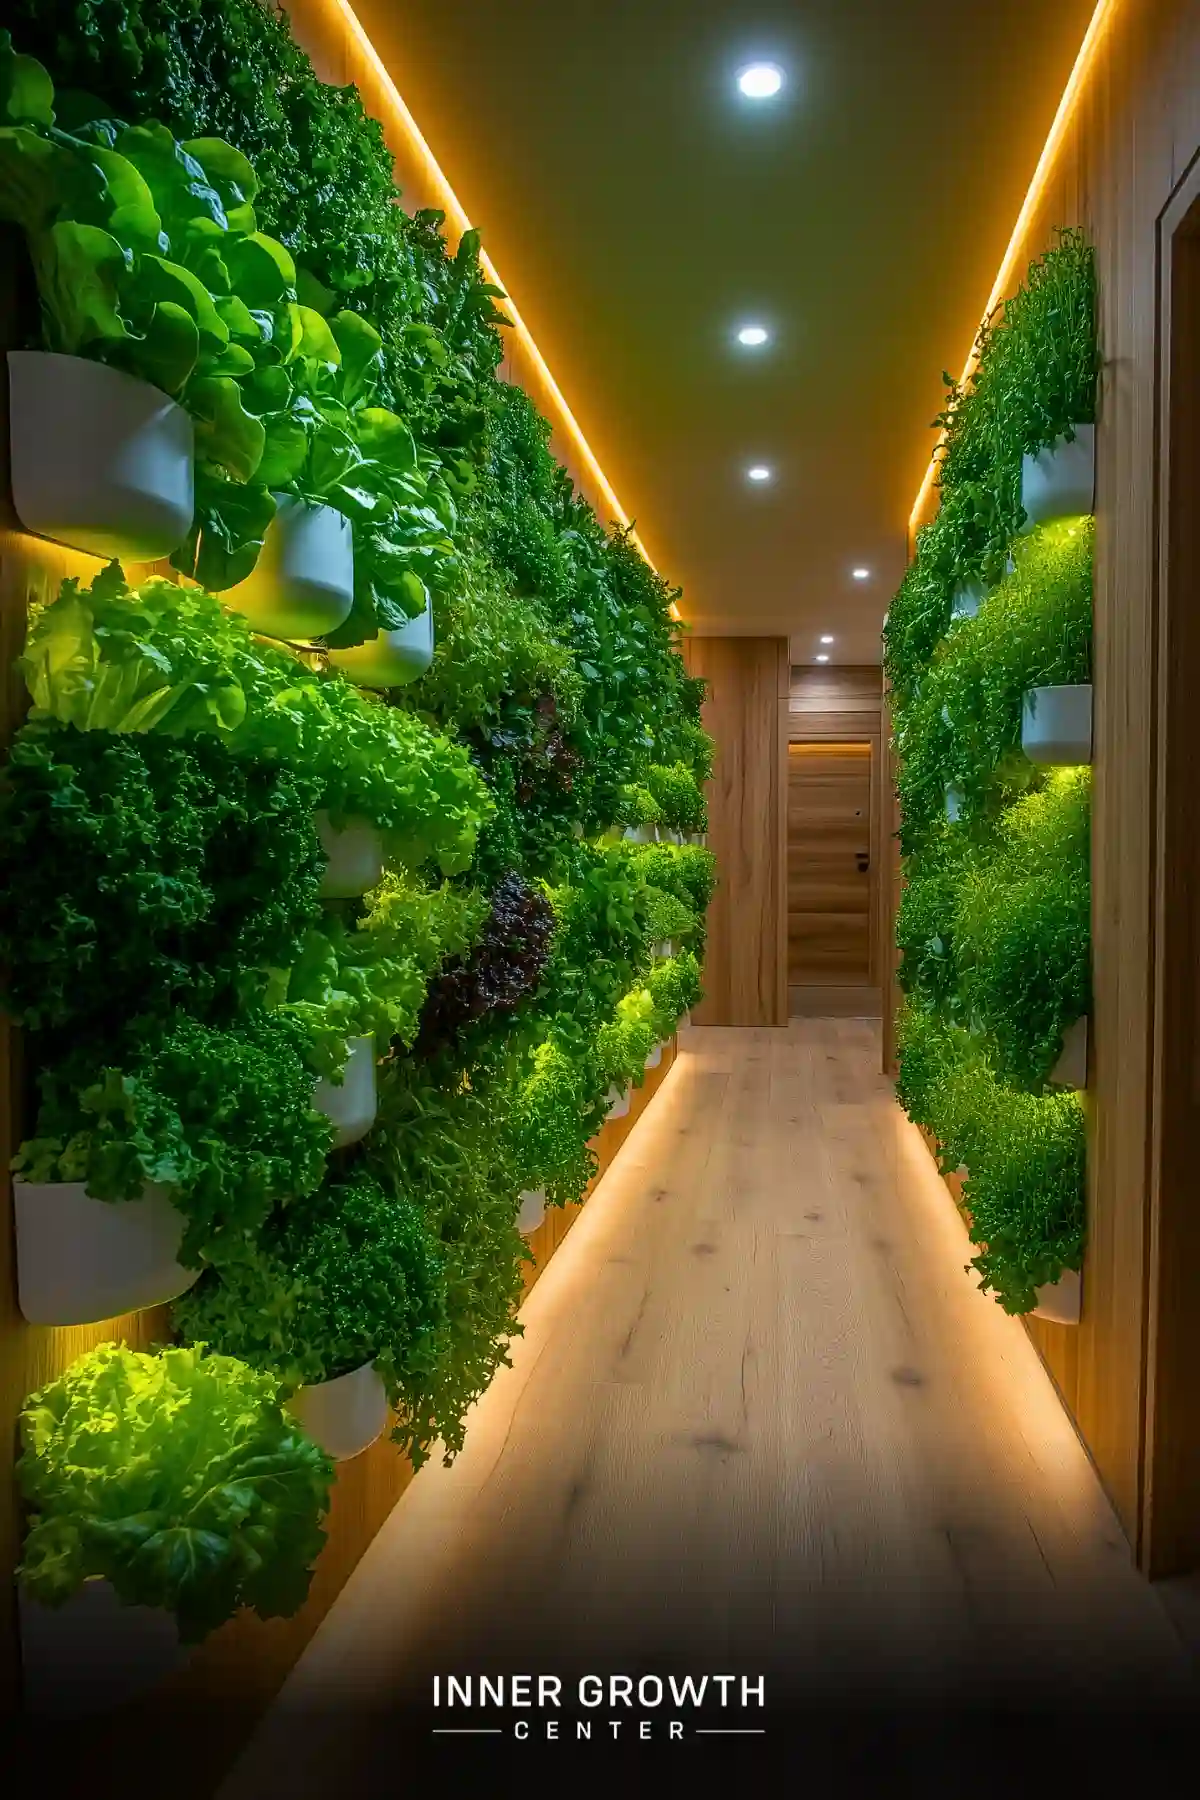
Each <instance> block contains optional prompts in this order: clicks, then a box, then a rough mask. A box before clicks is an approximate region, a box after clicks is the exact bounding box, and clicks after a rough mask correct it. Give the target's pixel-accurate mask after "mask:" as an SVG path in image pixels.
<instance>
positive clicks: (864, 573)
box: [850, 569, 871, 581]
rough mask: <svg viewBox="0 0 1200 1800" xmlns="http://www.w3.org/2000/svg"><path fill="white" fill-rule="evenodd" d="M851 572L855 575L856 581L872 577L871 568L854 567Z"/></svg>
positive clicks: (867, 579)
mask: <svg viewBox="0 0 1200 1800" xmlns="http://www.w3.org/2000/svg"><path fill="white" fill-rule="evenodd" d="M850 573H851V574H852V575H853V577H854V579H855V581H870V579H871V571H870V569H852V570H851V571H850Z"/></svg>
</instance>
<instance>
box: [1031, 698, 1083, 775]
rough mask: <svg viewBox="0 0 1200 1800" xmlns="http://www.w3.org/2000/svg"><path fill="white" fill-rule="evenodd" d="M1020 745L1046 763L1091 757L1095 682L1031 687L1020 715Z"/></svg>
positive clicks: (1059, 763) (1076, 761)
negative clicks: (1093, 685) (1092, 683)
mask: <svg viewBox="0 0 1200 1800" xmlns="http://www.w3.org/2000/svg"><path fill="white" fill-rule="evenodd" d="M1021 748H1022V750H1024V752H1025V754H1026V756H1027V757H1028V758H1029V760H1030V762H1035V763H1041V764H1043V765H1045V766H1047V767H1052V766H1060V765H1066V764H1069V765H1078V764H1080V763H1090V762H1091V760H1092V685H1091V682H1081V683H1078V684H1076V685H1071V686H1064V687H1037V688H1030V690H1029V692H1028V693H1027V694H1026V696H1025V704H1024V707H1023V709H1022V715H1021Z"/></svg>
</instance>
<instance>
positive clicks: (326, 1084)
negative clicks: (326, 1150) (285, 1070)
mask: <svg viewBox="0 0 1200 1800" xmlns="http://www.w3.org/2000/svg"><path fill="white" fill-rule="evenodd" d="M348 1048H349V1055H348V1056H347V1059H346V1067H345V1071H344V1073H343V1075H342V1080H341V1082H340V1084H339V1083H337V1082H333V1081H327V1080H325V1079H324V1078H322V1079H321V1080H320V1081H318V1082H316V1084H315V1085H314V1087H313V1108H314V1110H315V1111H316V1112H319V1113H324V1115H325V1117H326V1118H327V1119H328V1120H329V1121H330V1123H331V1124H332V1126H333V1128H334V1139H333V1148H334V1149H335V1150H344V1149H345V1147H346V1145H347V1144H357V1142H358V1140H359V1139H360V1138H364V1137H366V1135H367V1133H368V1131H370V1129H371V1127H372V1125H373V1124H374V1123H375V1112H376V1095H375V1040H374V1038H370V1037H356V1038H351V1039H350V1041H349V1046H348Z"/></svg>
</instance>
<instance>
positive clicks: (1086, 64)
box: [908, 0, 1121, 540]
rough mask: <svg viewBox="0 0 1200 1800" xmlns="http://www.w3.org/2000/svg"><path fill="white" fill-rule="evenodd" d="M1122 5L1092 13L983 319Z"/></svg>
mask: <svg viewBox="0 0 1200 1800" xmlns="http://www.w3.org/2000/svg"><path fill="white" fill-rule="evenodd" d="M1120 3H1121V0H1099V3H1098V5H1097V7H1096V10H1095V12H1094V13H1093V14H1092V18H1091V23H1090V24H1089V25H1088V28H1087V31H1086V32H1085V33H1084V38H1083V43H1082V44H1081V45H1080V46H1079V55H1078V56H1077V57H1076V58H1075V67H1074V68H1073V69H1072V70H1071V74H1070V78H1069V80H1068V81H1067V85H1066V87H1065V88H1064V89H1063V93H1062V99H1061V100H1060V101H1059V103H1058V111H1057V112H1056V113H1055V115H1054V123H1053V125H1051V127H1050V135H1049V137H1048V138H1047V139H1046V142H1045V145H1044V147H1043V149H1042V154H1041V156H1040V158H1039V159H1038V166H1037V168H1036V169H1035V170H1034V172H1033V180H1032V181H1031V182H1030V184H1029V190H1028V192H1027V193H1026V195H1025V202H1024V205H1023V206H1022V207H1021V211H1020V213H1019V214H1018V215H1017V222H1016V224H1015V225H1014V226H1013V233H1012V236H1011V237H1010V238H1009V240H1008V249H1007V250H1006V251H1005V252H1004V260H1003V262H1002V263H1001V264H1000V272H999V274H998V275H997V276H996V280H995V284H994V285H993V287H992V291H991V293H990V294H989V295H988V302H987V305H986V306H985V307H984V309H983V318H984V319H987V318H989V317H990V315H991V314H992V312H993V311H994V310H995V307H996V305H997V304H998V302H999V301H1000V300H1001V299H1002V298H1003V297H1004V294H1005V291H1006V289H1007V287H1008V284H1009V280H1010V278H1011V276H1012V272H1013V269H1014V268H1015V267H1016V264H1017V259H1018V257H1019V256H1020V254H1021V248H1022V245H1023V243H1024V240H1025V233H1026V232H1027V231H1028V229H1029V223H1030V220H1031V219H1032V218H1033V215H1034V213H1035V212H1036V211H1037V208H1038V206H1039V205H1040V203H1041V199H1042V195H1043V193H1044V192H1045V190H1046V185H1047V183H1048V181H1049V179H1050V171H1051V169H1052V168H1053V167H1054V161H1055V158H1056V157H1057V155H1058V152H1059V147H1060V146H1061V144H1062V141H1063V138H1064V137H1065V136H1066V132H1067V127H1068V126H1069V125H1070V123H1071V115H1072V113H1073V112H1074V111H1075V102H1076V101H1077V100H1078V98H1079V95H1080V93H1081V92H1082V89H1083V86H1084V83H1085V82H1086V80H1087V78H1088V75H1089V74H1090V73H1091V67H1092V63H1093V61H1094V59H1095V56H1096V52H1097V51H1098V50H1099V48H1100V45H1101V43H1102V41H1103V39H1104V34H1105V32H1106V31H1107V30H1108V28H1109V26H1110V25H1111V24H1112V21H1113V17H1114V15H1115V13H1116V11H1117V8H1118V6H1119V5H1120ZM974 367H975V343H974V342H972V344H971V352H970V355H969V356H968V357H967V360H966V364H965V366H964V368H963V372H962V378H961V380H960V383H959V385H960V386H965V385H966V382H967V379H968V377H969V376H970V373H971V370H972V369H973V368H974ZM945 436H946V434H945V432H942V434H941V436H940V437H939V438H938V441H937V444H936V445H935V447H934V452H933V455H932V456H931V457H930V459H929V467H928V468H927V469H926V471H925V479H924V481H922V483H921V486H920V490H919V491H918V494H917V498H916V502H915V504H914V506H913V509H912V512H911V513H910V514H909V517H908V531H909V538H910V540H911V538H912V536H913V534H914V533H915V531H916V529H917V526H918V524H919V523H920V519H921V514H922V513H923V511H924V509H925V505H926V502H927V501H928V499H929V490H930V488H931V487H932V486H933V481H934V477H935V475H936V474H937V453H938V450H939V449H940V448H941V446H942V444H943V442H944V441H945Z"/></svg>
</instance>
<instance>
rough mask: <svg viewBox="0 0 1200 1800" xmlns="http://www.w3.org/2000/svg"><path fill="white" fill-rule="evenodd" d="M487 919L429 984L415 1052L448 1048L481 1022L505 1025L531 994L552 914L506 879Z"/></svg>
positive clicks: (520, 884) (535, 895)
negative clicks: (506, 1018) (467, 947)
mask: <svg viewBox="0 0 1200 1800" xmlns="http://www.w3.org/2000/svg"><path fill="white" fill-rule="evenodd" d="M487 907H488V910H487V914H486V916H485V917H484V919H483V922H482V926H481V928H480V930H479V932H478V935H477V936H476V938H475V941H474V943H473V944H472V945H471V947H470V949H469V950H465V949H464V950H462V951H460V952H459V954H458V955H456V956H454V957H452V958H451V960H450V961H449V962H448V963H447V964H446V965H445V967H444V968H442V969H441V970H440V971H439V972H438V974H437V975H436V976H435V977H434V978H433V980H432V981H431V982H430V984H429V991H428V994H427V995H426V997H425V1004H424V1008H423V1010H422V1012H421V1019H420V1037H419V1039H418V1046H417V1047H418V1049H420V1050H421V1051H422V1052H424V1053H425V1054H428V1053H429V1052H430V1051H432V1050H437V1049H440V1048H442V1047H444V1046H445V1045H447V1044H448V1043H452V1042H453V1041H454V1040H455V1039H456V1038H457V1037H458V1036H459V1035H460V1034H461V1033H462V1032H463V1031H465V1030H466V1029H467V1028H469V1027H471V1026H477V1025H479V1024H480V1022H481V1021H483V1020H488V1021H489V1022H490V1023H491V1022H494V1021H495V1020H496V1019H497V1018H500V1019H503V1018H504V1017H506V1015H508V1014H510V1013H512V1012H513V1011H514V1010H515V1008H516V1007H518V1006H519V1005H520V1003H521V1002H522V1000H524V999H525V997H526V995H528V994H530V993H532V992H533V990H534V989H535V988H536V986H537V984H538V981H539V980H540V978H541V974H542V970H543V969H544V968H545V966H546V962H547V960H548V958H549V955H550V945H551V939H552V937H553V933H554V909H553V907H552V906H551V904H550V901H549V900H548V899H547V898H546V896H545V894H544V893H543V892H542V891H541V890H540V889H539V888H538V887H536V886H532V885H531V884H529V883H528V882H526V881H525V880H523V879H522V877H521V876H520V875H517V874H510V875H506V876H505V877H504V879H503V880H502V881H500V882H499V883H497V885H496V887H495V888H494V889H493V890H492V893H491V894H490V895H489V897H488V900H487Z"/></svg>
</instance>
